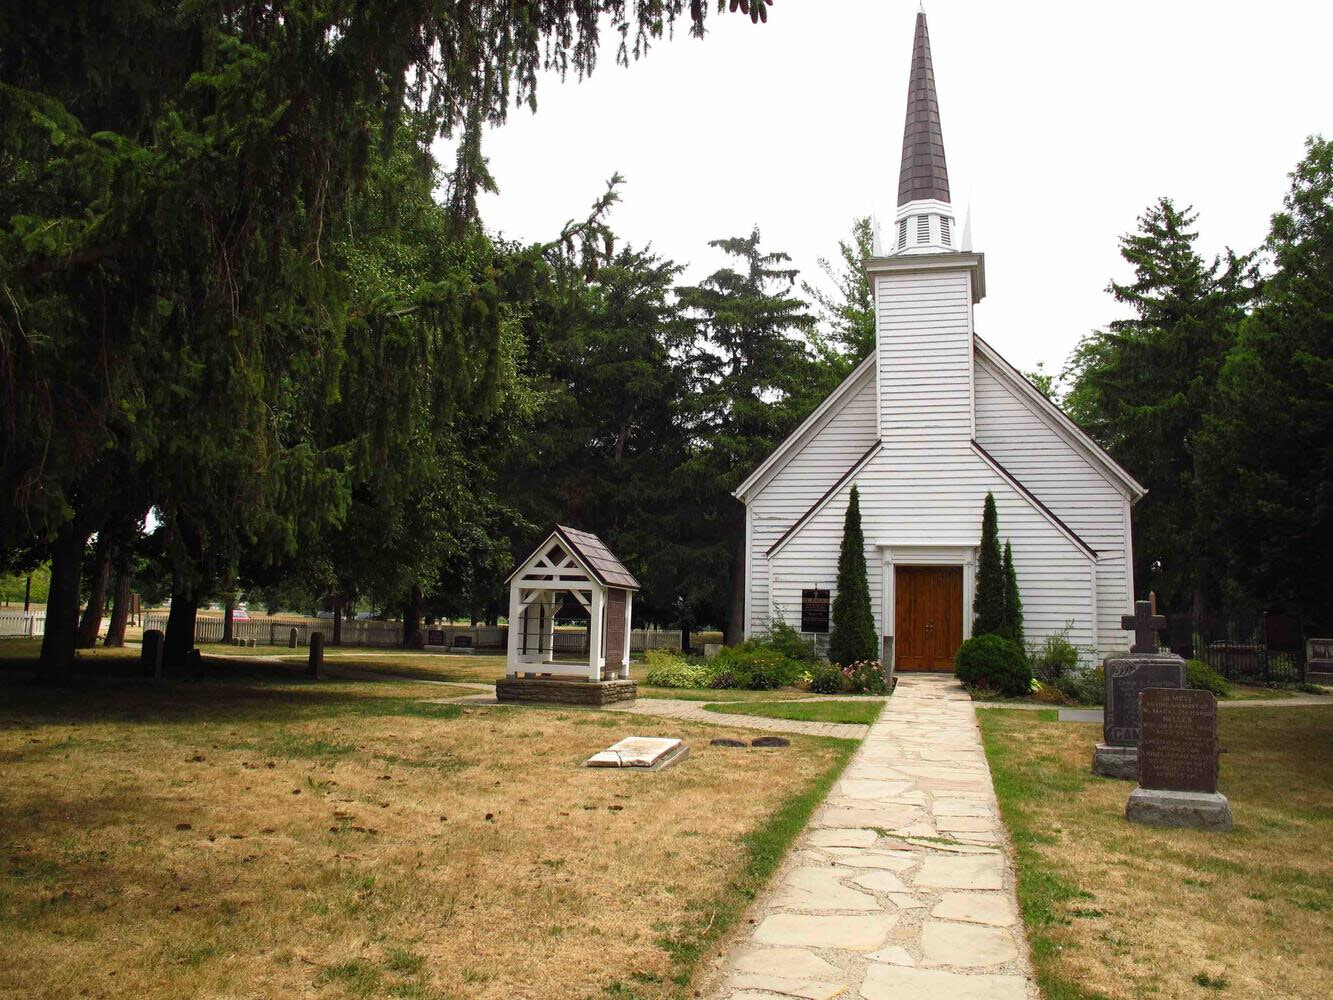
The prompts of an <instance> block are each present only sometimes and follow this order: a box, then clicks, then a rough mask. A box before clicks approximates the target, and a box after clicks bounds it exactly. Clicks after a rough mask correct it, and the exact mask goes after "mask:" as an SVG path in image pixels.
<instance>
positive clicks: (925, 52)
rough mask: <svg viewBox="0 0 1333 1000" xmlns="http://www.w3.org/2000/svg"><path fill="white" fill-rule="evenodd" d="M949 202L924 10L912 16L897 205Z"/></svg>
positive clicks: (938, 108) (938, 109)
mask: <svg viewBox="0 0 1333 1000" xmlns="http://www.w3.org/2000/svg"><path fill="white" fill-rule="evenodd" d="M932 200H933V201H945V202H947V201H949V171H948V169H947V167H946V166H945V163H944V133H943V132H942V131H941V130H940V105H939V101H938V100H937V99H936V97H935V71H934V69H933V68H932V67H931V64H930V35H929V34H928V33H927V32H926V15H925V13H924V12H923V13H920V14H917V16H916V38H915V40H914V42H913V45H912V74H911V77H910V78H909V80H908V84H907V122H906V124H905V125H904V127H903V163H902V170H901V172H900V173H899V174H898V204H899V206H902V205H906V204H907V203H908V202H909V201H932Z"/></svg>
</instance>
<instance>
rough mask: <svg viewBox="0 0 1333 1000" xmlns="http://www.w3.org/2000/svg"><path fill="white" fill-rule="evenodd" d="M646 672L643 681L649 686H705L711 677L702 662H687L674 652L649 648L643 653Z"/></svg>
mask: <svg viewBox="0 0 1333 1000" xmlns="http://www.w3.org/2000/svg"><path fill="white" fill-rule="evenodd" d="M644 660H646V661H647V663H648V673H647V675H646V676H645V677H644V679H643V680H644V683H645V684H647V685H648V686H649V687H663V688H705V687H708V682H709V680H711V678H712V674H711V671H710V670H709V669H708V668H707V667H706V666H703V665H702V664H695V663H687V662H686V661H685V659H684V658H683V657H681V656H679V655H677V654H675V653H668V652H666V651H665V650H661V649H650V650H648V652H647V653H645V654H644Z"/></svg>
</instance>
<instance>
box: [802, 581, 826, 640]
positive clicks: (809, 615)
mask: <svg viewBox="0 0 1333 1000" xmlns="http://www.w3.org/2000/svg"><path fill="white" fill-rule="evenodd" d="M828 612H829V599H828V591H827V590H803V591H801V631H802V632H827V631H828Z"/></svg>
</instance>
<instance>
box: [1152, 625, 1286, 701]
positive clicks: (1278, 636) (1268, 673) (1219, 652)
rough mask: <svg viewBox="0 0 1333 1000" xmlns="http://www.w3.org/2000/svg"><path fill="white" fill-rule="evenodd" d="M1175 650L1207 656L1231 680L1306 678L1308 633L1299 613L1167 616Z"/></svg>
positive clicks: (1191, 655)
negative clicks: (1306, 641) (1306, 640)
mask: <svg viewBox="0 0 1333 1000" xmlns="http://www.w3.org/2000/svg"><path fill="white" fill-rule="evenodd" d="M1167 623H1168V624H1167V628H1168V636H1169V645H1170V647H1171V652H1173V653H1176V654H1177V655H1179V656H1183V657H1185V659H1187V660H1202V661H1203V662H1204V663H1206V664H1208V666H1210V667H1212V668H1213V669H1214V670H1216V671H1217V672H1218V673H1219V674H1221V675H1222V676H1223V677H1225V678H1227V680H1232V681H1250V682H1257V683H1261V684H1278V683H1299V682H1303V681H1304V680H1305V635H1304V632H1303V630H1302V627H1301V619H1300V617H1299V616H1297V615H1286V614H1273V613H1265V614H1261V615H1251V616H1240V615H1234V616H1224V615H1193V614H1189V613H1184V614H1175V615H1168V616H1167Z"/></svg>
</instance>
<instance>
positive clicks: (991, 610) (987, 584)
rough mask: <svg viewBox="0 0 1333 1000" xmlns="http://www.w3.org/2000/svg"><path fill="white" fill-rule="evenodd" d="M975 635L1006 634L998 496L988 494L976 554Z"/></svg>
mask: <svg viewBox="0 0 1333 1000" xmlns="http://www.w3.org/2000/svg"><path fill="white" fill-rule="evenodd" d="M972 612H973V614H974V615H975V618H973V620H972V634H973V635H975V636H983V635H1001V636H1002V635H1004V634H1005V617H1004V556H1003V555H1002V554H1001V552H1000V527H999V515H998V514H997V513H996V512H995V497H994V496H992V495H991V494H990V493H987V494H986V502H985V504H984V505H983V506H982V508H981V548H980V551H979V552H978V554H977V593H976V596H975V597H973V598H972Z"/></svg>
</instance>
